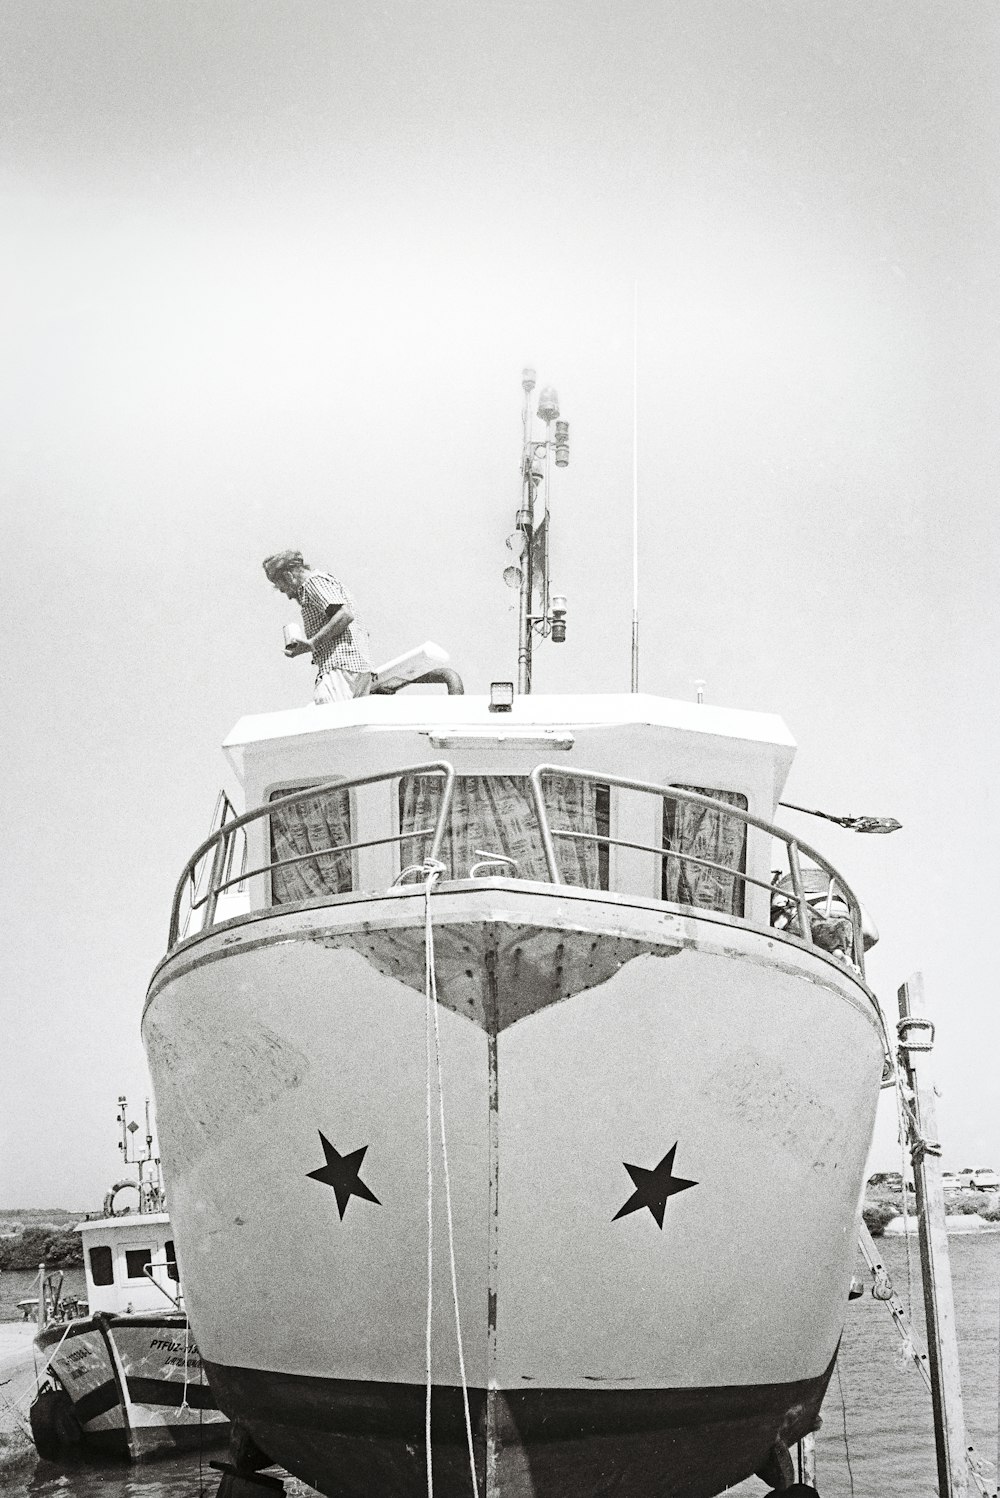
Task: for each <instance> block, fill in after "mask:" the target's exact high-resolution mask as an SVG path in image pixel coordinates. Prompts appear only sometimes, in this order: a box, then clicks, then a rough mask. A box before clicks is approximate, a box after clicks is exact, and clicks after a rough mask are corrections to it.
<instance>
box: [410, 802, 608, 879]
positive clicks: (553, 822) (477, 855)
mask: <svg viewBox="0 0 1000 1498" xmlns="http://www.w3.org/2000/svg"><path fill="white" fill-rule="evenodd" d="M443 786H444V783H443V779H442V777H440V776H436V775H417V776H409V777H407V778H405V779H404V780H402V781H401V782H400V788H399V804H400V831H401V832H403V833H407V832H412V831H414V830H415V829H418V828H424V827H429V828H431V829H433V827H434V824H435V822H436V821H437V815H438V811H439V809H440V806H441V794H442V791H443ZM596 791H597V787H596V786H595V785H594V784H593V782H592V781H584V780H575V779H572V778H570V777H569V776H565V775H548V776H546V777H545V779H544V780H543V782H542V792H543V795H544V797H545V805H546V810H547V811H548V815H549V825H550V827H552V828H553V829H555V828H566V829H567V830H571V831H573V832H586V833H590V834H591V835H593V834H595V833H597V832H598V830H600V831H601V832H603V833H605V834H606V832H607V828H606V827H602V828H600V829H599V828H598V817H597V807H596ZM431 841H432V835H430V834H428V835H425V836H422V837H414V838H410V839H407V840H406V841H405V842H404V843H403V845H402V852H401V861H402V863H403V865H404V866H405V865H406V864H410V863H421V862H423V860H424V859H425V858H427V857H429V855H430V849H431ZM554 841H555V847H556V857H557V860H558V864H559V872H560V874H561V876H562V878H563V880H564V881H565V882H566V883H567V884H577V885H583V886H584V887H585V888H588V889H599V888H600V887H601V883H600V875H599V859H598V844H597V843H593V842H584V841H577V840H576V839H574V838H556V839H555V840H554ZM480 850H481V851H480ZM482 853H501V854H503V856H504V857H505V858H513V859H515V860H516V862H517V867H516V869H511V870H510V871H509V872H510V874H511V875H512V876H514V877H516V878H518V879H538V880H542V881H547V880H548V877H549V875H548V868H547V866H546V863H545V854H544V851H543V849H542V839H541V834H540V833H539V830H538V824H537V821H536V818H535V808H534V803H533V801H532V799H531V786H530V784H529V782H528V780H527V779H526V778H525V777H523V776H517V775H458V776H456V777H455V789H454V795H453V798H452V805H451V818H450V822H449V826H448V829H447V831H446V833H445V837H444V841H443V843H442V847H441V861H442V863H444V864H445V866H446V868H447V870H448V874H447V877H448V878H451V879H467V878H468V877H469V870H470V869H471V868H472V866H473V865H474V864H477V863H481V862H483V859H482ZM502 872H504V870H503V867H502V866H501V865H497V866H495V867H494V868H493V869H491V870H490V873H502Z"/></svg>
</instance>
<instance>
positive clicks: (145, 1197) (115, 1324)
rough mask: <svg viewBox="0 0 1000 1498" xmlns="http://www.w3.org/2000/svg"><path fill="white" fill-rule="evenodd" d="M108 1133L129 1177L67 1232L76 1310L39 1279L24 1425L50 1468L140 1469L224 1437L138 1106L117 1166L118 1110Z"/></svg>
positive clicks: (52, 1280)
mask: <svg viewBox="0 0 1000 1498" xmlns="http://www.w3.org/2000/svg"><path fill="white" fill-rule="evenodd" d="M119 1122H120V1123H121V1125H122V1136H123V1143H122V1146H121V1147H123V1149H124V1152H125V1159H126V1162H127V1163H128V1164H135V1165H137V1166H138V1176H137V1179H135V1180H124V1181H119V1182H117V1183H116V1184H115V1185H114V1186H113V1187H112V1188H111V1190H110V1191H109V1192H108V1194H107V1196H106V1197H105V1199H104V1210H103V1213H102V1214H101V1215H100V1216H96V1217H92V1218H90V1217H88V1218H86V1219H85V1220H84V1221H83V1222H80V1223H78V1224H77V1229H76V1230H77V1232H78V1233H79V1234H80V1236H81V1238H82V1240H83V1258H84V1270H85V1273H86V1278H87V1299H86V1301H80V1300H78V1299H76V1298H73V1297H67V1296H64V1295H63V1294H62V1281H63V1276H62V1275H58V1276H52V1275H49V1276H45V1275H44V1274H42V1276H41V1291H40V1301H39V1303H40V1305H41V1314H40V1316H39V1319H40V1321H41V1323H42V1324H41V1325H40V1327H39V1331H38V1333H37V1335H36V1337H35V1346H36V1348H37V1349H38V1351H39V1353H40V1354H41V1357H42V1358H43V1359H44V1364H45V1369H44V1372H45V1381H44V1382H43V1383H42V1385H41V1387H40V1388H39V1391H38V1394H37V1396H36V1398H35V1401H34V1403H33V1404H32V1407H31V1411H30V1419H31V1434H32V1438H33V1440H34V1442H35V1447H36V1449H37V1451H38V1454H39V1455H40V1456H42V1457H45V1458H46V1459H48V1460H50V1461H54V1460H60V1459H63V1458H64V1457H65V1456H66V1455H67V1454H69V1453H71V1452H72V1451H73V1450H74V1449H75V1450H81V1449H82V1450H83V1451H88V1452H92V1453H94V1454H95V1455H96V1454H106V1455H112V1456H124V1457H127V1458H129V1459H131V1460H132V1461H135V1462H141V1461H147V1460H149V1459H150V1458H153V1457H158V1456H163V1455H167V1454H169V1453H171V1452H173V1451H176V1450H178V1449H179V1448H181V1447H189V1446H197V1445H198V1444H202V1443H203V1444H205V1445H206V1446H207V1445H208V1444H209V1443H210V1442H211V1443H215V1442H216V1441H218V1440H224V1439H225V1438H226V1436H227V1435H228V1433H229V1425H228V1422H227V1420H226V1417H225V1416H224V1415H223V1414H222V1413H221V1411H220V1410H219V1409H218V1407H217V1405H216V1402H215V1399H214V1396H213V1394H212V1391H211V1389H210V1388H209V1386H208V1383H207V1381H206V1378H205V1370H204V1367H203V1365H202V1360H201V1355H200V1353H199V1351H198V1348H197V1346H196V1345H195V1342H194V1338H193V1336H192V1334H191V1328H190V1325H189V1323H188V1318H187V1313H186V1311H185V1309H184V1301H183V1297H182V1295H181V1287H180V1278H179V1274H178V1269H177V1256H176V1254H175V1252H174V1242H173V1230H172V1228H171V1225H170V1217H169V1215H168V1213H167V1212H166V1210H165V1208H164V1203H163V1190H162V1184H161V1181H160V1175H159V1160H156V1159H154V1158H153V1155H152V1135H151V1133H150V1130H149V1113H148V1105H147V1115H146V1153H145V1155H144V1156H142V1157H141V1158H139V1159H138V1160H130V1159H129V1157H128V1143H129V1131H130V1130H131V1131H132V1132H133V1133H134V1132H135V1130H136V1125H135V1124H127V1123H126V1121H125V1099H124V1098H120V1099H119ZM126 1190H131V1191H135V1192H137V1193H138V1200H137V1202H136V1203H135V1204H134V1210H133V1208H132V1206H130V1205H126V1206H124V1207H120V1206H119V1205H118V1203H119V1200H120V1197H121V1193H123V1192H125V1191H126Z"/></svg>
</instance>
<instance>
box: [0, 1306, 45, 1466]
mask: <svg viewBox="0 0 1000 1498" xmlns="http://www.w3.org/2000/svg"><path fill="white" fill-rule="evenodd" d="M36 1330H37V1328H36V1327H35V1326H34V1324H33V1323H31V1322H24V1321H4V1322H0V1472H2V1471H3V1469H4V1467H7V1466H10V1465H11V1464H12V1463H13V1464H17V1463H20V1462H21V1461H24V1460H26V1459H27V1458H28V1457H30V1456H31V1455H33V1453H34V1447H33V1446H32V1444H31V1435H30V1432H29V1429H28V1406H29V1404H30V1403H31V1401H32V1398H33V1397H34V1392H35V1359H34V1356H33V1353H32V1345H31V1344H32V1338H33V1337H34V1335H35V1332H36Z"/></svg>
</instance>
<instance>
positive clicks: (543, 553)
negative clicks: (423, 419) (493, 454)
mask: <svg viewBox="0 0 1000 1498" xmlns="http://www.w3.org/2000/svg"><path fill="white" fill-rule="evenodd" d="M534 388H535V371H534V370H533V369H524V370H522V372H521V389H522V390H523V392H524V400H523V404H522V409H521V425H522V438H521V503H520V505H519V507H518V510H517V514H516V516H515V519H514V530H513V532H512V533H511V535H509V536H508V537H507V547H508V550H509V551H510V552H511V553H512V554H513V556H514V558H515V562H514V564H513V565H511V566H509V567H507V568H506V569H505V570H504V575H503V576H504V582H505V583H507V584H508V586H509V587H512V588H517V590H518V619H517V689H518V691H519V692H523V693H527V692H530V691H531V668H532V657H533V652H534V643H535V642H534V636H535V635H536V634H538V635H541V636H542V637H543V638H545V637H549V636H551V638H552V641H553V644H556V645H561V644H562V643H563V641H564V640H565V639H566V599H565V597H564V596H563V595H562V594H560V593H552V592H551V591H550V576H549V530H550V518H549V501H550V493H551V464H552V459H553V457H554V458H555V466H556V467H557V468H565V467H566V466H567V465H568V463H569V422H568V421H560V420H559V396H558V395H557V393H556V391H555V389H554V388H553V387H552V386H551V385H546V386H544V387H543V389H542V390H541V391H540V393H539V397H538V413H537V414H538V416H539V417H540V418H541V420H542V421H544V422H545V436H544V438H543V439H542V440H541V441H537V440H535V438H534V437H533V435H532V431H533V420H534V418H533V414H532V409H531V405H532V400H531V397H532V391H533V390H534Z"/></svg>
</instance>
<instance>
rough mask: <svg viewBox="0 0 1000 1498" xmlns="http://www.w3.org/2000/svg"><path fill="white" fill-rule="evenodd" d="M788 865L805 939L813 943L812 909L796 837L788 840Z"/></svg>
mask: <svg viewBox="0 0 1000 1498" xmlns="http://www.w3.org/2000/svg"><path fill="white" fill-rule="evenodd" d="M788 867H789V869H790V871H791V875H792V887H793V888H794V890H795V899H796V902H797V903H798V907H799V925H800V927H801V928H802V937H803V940H804V941H807V942H809V943H810V945H812V944H813V932H812V920H811V916H812V911H811V910H810V908H809V901H808V900H807V899H806V890H805V885H804V884H803V883H802V864H801V862H800V861H799V845H798V843H797V842H796V841H795V839H794V838H791V839H790V840H789V842H788Z"/></svg>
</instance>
